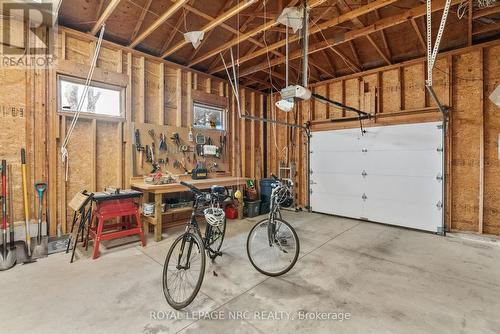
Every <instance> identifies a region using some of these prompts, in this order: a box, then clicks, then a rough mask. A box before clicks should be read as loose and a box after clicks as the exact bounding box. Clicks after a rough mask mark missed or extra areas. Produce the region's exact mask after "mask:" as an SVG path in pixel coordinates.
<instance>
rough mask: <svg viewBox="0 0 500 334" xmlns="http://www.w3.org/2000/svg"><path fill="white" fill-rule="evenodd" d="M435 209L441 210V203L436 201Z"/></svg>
mask: <svg viewBox="0 0 500 334" xmlns="http://www.w3.org/2000/svg"><path fill="white" fill-rule="evenodd" d="M436 207H437V208H438V210H441V209H442V208H443V202H441V201H438V202H437V203H436Z"/></svg>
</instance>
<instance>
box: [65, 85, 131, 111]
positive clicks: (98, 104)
mask: <svg viewBox="0 0 500 334" xmlns="http://www.w3.org/2000/svg"><path fill="white" fill-rule="evenodd" d="M84 88H85V80H82V79H77V78H71V77H65V76H59V77H58V106H59V111H61V112H76V111H77V110H78V103H79V102H80V99H81V98H82V94H83V93H84ZM123 95H124V93H123V87H119V86H114V85H108V84H102V83H97V82H92V83H91V84H90V86H89V89H88V90H87V94H86V96H85V98H84V100H83V104H82V113H87V114H95V115H104V116H111V117H123V115H124V113H123Z"/></svg>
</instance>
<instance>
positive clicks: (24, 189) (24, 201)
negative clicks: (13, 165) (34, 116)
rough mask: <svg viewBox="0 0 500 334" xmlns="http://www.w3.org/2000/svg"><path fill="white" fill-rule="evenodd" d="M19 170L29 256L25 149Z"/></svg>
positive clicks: (29, 240)
mask: <svg viewBox="0 0 500 334" xmlns="http://www.w3.org/2000/svg"><path fill="white" fill-rule="evenodd" d="M21 172H22V179H23V203H24V222H25V229H26V251H27V253H28V257H31V236H30V217H29V215H30V214H29V212H30V211H29V203H28V185H27V184H26V182H27V181H26V150H25V149H24V148H22V149H21Z"/></svg>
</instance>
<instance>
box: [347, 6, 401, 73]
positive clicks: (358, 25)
mask: <svg viewBox="0 0 500 334" xmlns="http://www.w3.org/2000/svg"><path fill="white" fill-rule="evenodd" d="M338 4H339V7H340V9H341V11H344V13H348V12H350V11H351V10H352V9H351V6H349V5H348V4H347V2H345V0H338ZM373 12H374V13H375V17H376V19H377V20H380V15H379V14H378V10H377V9H375V10H374V11H373ZM351 22H352V24H354V26H355V27H356V28H364V27H365V26H366V25H365V24H364V23H363V22H362V21H361V20H360V19H359V17H355V18H353V19H352V20H351ZM380 33H381V34H382V41H383V43H384V44H385V47H386V50H387V51H388V52H389V53H390V50H389V45H388V44H387V41H386V39H385V33H384V31H383V30H381V31H380ZM366 39H368V41H369V42H370V44H371V45H372V46H373V48H374V49H375V51H377V53H378V54H379V55H380V56H381V57H382V59H384V61H385V62H388V64H389V65H390V64H391V60H390V58H391V56H390V54H389V56H387V55H386V54H385V53H384V52H383V51H382V49H380V48H379V46H378V45H377V43H375V41H374V40H373V38H372V37H371V36H370V35H366Z"/></svg>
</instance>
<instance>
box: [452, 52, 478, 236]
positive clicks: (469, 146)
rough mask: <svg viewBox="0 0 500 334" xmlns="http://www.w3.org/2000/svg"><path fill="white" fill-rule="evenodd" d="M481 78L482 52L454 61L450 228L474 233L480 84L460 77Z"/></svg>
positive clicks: (476, 206) (476, 197)
mask: <svg viewBox="0 0 500 334" xmlns="http://www.w3.org/2000/svg"><path fill="white" fill-rule="evenodd" d="M471 77H472V78H479V77H481V52H480V51H475V52H471V53H466V54H462V55H457V56H454V58H453V83H454V85H453V110H452V122H453V127H452V142H453V147H455V148H457V149H455V150H454V151H453V153H452V170H453V176H452V178H453V188H452V199H451V201H452V204H453V207H452V212H451V216H452V221H451V227H452V228H454V229H460V230H469V231H476V230H477V226H478V217H479V203H478V198H479V146H478V145H479V141H480V131H479V126H480V116H481V112H482V111H481V107H480V106H481V105H482V100H481V95H480V92H481V91H482V84H481V82H480V81H473V80H463V78H471Z"/></svg>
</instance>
